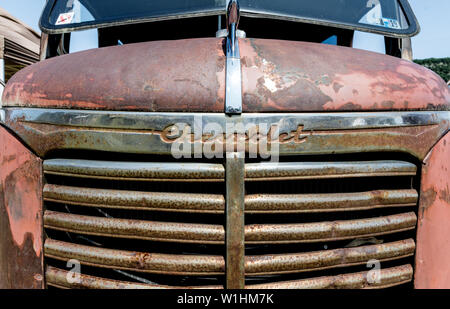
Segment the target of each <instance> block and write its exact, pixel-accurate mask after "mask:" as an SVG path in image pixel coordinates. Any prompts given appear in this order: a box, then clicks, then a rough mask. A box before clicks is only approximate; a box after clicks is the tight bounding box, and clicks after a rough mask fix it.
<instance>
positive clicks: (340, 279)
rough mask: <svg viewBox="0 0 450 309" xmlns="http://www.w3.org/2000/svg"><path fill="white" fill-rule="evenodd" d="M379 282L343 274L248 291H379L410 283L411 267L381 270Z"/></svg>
mask: <svg viewBox="0 0 450 309" xmlns="http://www.w3.org/2000/svg"><path fill="white" fill-rule="evenodd" d="M378 275H379V277H378V278H377V279H378V280H369V279H370V273H369V272H359V273H352V274H343V275H338V276H328V277H318V278H311V279H302V280H292V281H285V282H274V283H264V284H255V285H248V286H247V289H377V288H387V287H391V286H396V285H400V284H404V283H407V282H410V281H411V280H412V277H413V268H412V266H411V265H409V264H408V265H402V266H398V267H391V268H386V269H381V270H380V271H379V274H378Z"/></svg>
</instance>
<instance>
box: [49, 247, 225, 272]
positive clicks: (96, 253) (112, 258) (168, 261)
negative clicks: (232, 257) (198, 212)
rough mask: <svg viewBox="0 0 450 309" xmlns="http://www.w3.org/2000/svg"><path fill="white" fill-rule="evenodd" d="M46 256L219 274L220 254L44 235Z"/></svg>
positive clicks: (140, 269) (105, 264)
mask: <svg viewBox="0 0 450 309" xmlns="http://www.w3.org/2000/svg"><path fill="white" fill-rule="evenodd" d="M44 249H45V256H46V257H50V258H55V259H59V260H63V261H67V260H69V259H77V260H79V261H80V262H81V264H84V265H91V266H97V267H105V268H113V269H123V270H132V271H138V272H148V273H157V274H170V275H220V274H224V273H225V260H224V258H223V257H221V256H210V255H173V254H161V253H144V252H132V251H123V250H113V249H105V248H97V247H90V246H84V245H77V244H73V243H67V242H62V241H58V240H53V239H50V238H47V239H46V240H45V243H44Z"/></svg>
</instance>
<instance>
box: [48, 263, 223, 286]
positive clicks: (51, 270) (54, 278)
mask: <svg viewBox="0 0 450 309" xmlns="http://www.w3.org/2000/svg"><path fill="white" fill-rule="evenodd" d="M68 275H69V276H70V274H69V272H68V271H66V270H63V269H58V268H56V267H52V266H47V269H46V271H45V276H46V279H47V285H51V286H54V287H57V288H62V289H222V288H223V287H222V286H220V285H217V286H211V285H209V286H166V285H157V284H146V283H135V282H126V281H120V280H112V279H106V278H100V277H94V276H89V275H84V274H79V280H76V281H75V280H70V281H71V282H69V280H67V278H68Z"/></svg>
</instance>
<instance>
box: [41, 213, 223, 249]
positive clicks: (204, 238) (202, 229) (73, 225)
mask: <svg viewBox="0 0 450 309" xmlns="http://www.w3.org/2000/svg"><path fill="white" fill-rule="evenodd" d="M44 226H45V227H46V228H50V229H56V230H61V231H66V232H73V233H79V234H89V235H96V236H107V237H119V238H133V239H145V240H155V241H174V242H187V243H202V244H223V242H224V238H225V231H224V227H223V226H221V225H211V224H193V223H171V222H156V221H143V220H130V219H113V218H103V217H92V216H80V215H74V214H67V213H60V212H55V211H49V210H47V211H45V213H44Z"/></svg>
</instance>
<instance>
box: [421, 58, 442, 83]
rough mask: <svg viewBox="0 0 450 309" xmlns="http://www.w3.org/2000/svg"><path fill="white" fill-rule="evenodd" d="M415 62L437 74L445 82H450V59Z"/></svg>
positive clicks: (429, 59) (430, 59)
mask: <svg viewBox="0 0 450 309" xmlns="http://www.w3.org/2000/svg"><path fill="white" fill-rule="evenodd" d="M414 62H415V63H417V64H420V65H423V66H424V67H427V68H428V69H430V70H432V71H434V72H436V73H437V74H438V75H440V76H441V77H442V78H443V79H444V80H445V82H448V81H450V57H449V58H428V59H423V60H414Z"/></svg>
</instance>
